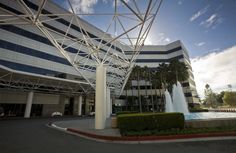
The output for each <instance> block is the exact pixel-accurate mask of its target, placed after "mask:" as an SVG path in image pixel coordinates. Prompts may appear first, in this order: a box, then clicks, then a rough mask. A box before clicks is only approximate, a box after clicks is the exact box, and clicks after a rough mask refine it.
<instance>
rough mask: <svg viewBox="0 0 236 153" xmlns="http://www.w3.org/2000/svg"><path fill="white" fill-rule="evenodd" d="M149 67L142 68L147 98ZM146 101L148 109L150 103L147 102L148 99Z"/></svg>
mask: <svg viewBox="0 0 236 153" xmlns="http://www.w3.org/2000/svg"><path fill="white" fill-rule="evenodd" d="M148 71H149V69H148V67H147V66H144V67H143V68H141V76H142V80H143V81H144V84H145V99H146V100H147V97H148V93H147V91H148V90H147V82H148V80H149V79H148V78H149V74H148V73H149V72H148ZM145 102H146V109H147V110H148V108H149V105H148V103H147V101H145Z"/></svg>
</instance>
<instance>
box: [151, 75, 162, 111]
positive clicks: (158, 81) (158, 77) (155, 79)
mask: <svg viewBox="0 0 236 153" xmlns="http://www.w3.org/2000/svg"><path fill="white" fill-rule="evenodd" d="M152 76H153V79H152V85H153V86H154V89H155V95H156V96H155V97H156V98H155V99H156V108H158V94H157V89H158V91H159V95H160V98H161V97H162V92H161V91H162V81H161V73H159V72H158V71H155V72H153V74H152Z"/></svg>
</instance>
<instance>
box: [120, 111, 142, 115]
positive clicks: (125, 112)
mask: <svg viewBox="0 0 236 153" xmlns="http://www.w3.org/2000/svg"><path fill="white" fill-rule="evenodd" d="M134 113H138V112H137V111H122V112H117V113H116V115H121V114H134Z"/></svg>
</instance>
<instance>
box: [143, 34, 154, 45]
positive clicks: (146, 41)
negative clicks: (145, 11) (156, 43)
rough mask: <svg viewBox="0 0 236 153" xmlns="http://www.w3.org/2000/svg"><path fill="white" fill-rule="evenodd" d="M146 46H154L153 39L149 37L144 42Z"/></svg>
mask: <svg viewBox="0 0 236 153" xmlns="http://www.w3.org/2000/svg"><path fill="white" fill-rule="evenodd" d="M144 44H145V45H153V42H152V40H151V38H150V37H149V36H148V37H147V38H146V40H145V42H144Z"/></svg>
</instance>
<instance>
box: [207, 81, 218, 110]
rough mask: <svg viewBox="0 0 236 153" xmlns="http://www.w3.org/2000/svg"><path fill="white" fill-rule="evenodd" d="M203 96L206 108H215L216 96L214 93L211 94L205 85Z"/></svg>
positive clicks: (209, 88)
mask: <svg viewBox="0 0 236 153" xmlns="http://www.w3.org/2000/svg"><path fill="white" fill-rule="evenodd" d="M204 94H205V100H204V101H205V104H206V105H207V106H211V107H216V106H217V96H216V94H215V93H214V92H212V90H211V87H210V85H209V84H206V85H205V89H204Z"/></svg>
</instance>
